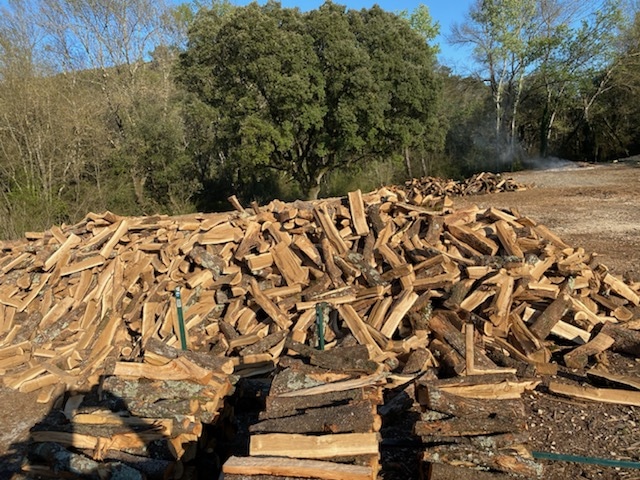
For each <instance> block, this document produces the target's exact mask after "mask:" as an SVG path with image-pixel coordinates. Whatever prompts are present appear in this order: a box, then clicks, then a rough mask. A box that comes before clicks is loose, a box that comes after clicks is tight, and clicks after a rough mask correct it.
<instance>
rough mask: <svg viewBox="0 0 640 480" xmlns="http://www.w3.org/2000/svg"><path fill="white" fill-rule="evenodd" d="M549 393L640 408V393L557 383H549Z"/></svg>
mask: <svg viewBox="0 0 640 480" xmlns="http://www.w3.org/2000/svg"><path fill="white" fill-rule="evenodd" d="M549 391H550V392H551V393H555V394H558V395H562V396H565V397H571V398H577V399H580V400H592V401H594V402H602V403H614V404H618V405H631V406H634V407H640V392H637V391H631V390H620V389H615V388H594V387H586V386H578V385H569V384H565V383H560V382H556V381H551V382H550V383H549Z"/></svg>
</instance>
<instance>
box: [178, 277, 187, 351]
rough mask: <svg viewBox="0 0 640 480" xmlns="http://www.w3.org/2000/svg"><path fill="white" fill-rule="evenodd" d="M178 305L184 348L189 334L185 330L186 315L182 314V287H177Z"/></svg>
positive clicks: (184, 348)
mask: <svg viewBox="0 0 640 480" xmlns="http://www.w3.org/2000/svg"><path fill="white" fill-rule="evenodd" d="M176 307H177V308H178V327H179V328H180V346H181V347H182V350H186V349H187V334H186V333H185V331H184V316H183V315H182V298H181V297H180V287H176Z"/></svg>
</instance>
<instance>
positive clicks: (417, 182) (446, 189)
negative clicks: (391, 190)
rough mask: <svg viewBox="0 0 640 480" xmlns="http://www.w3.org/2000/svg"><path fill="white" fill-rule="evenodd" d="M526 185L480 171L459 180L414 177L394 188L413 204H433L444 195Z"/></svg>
mask: <svg viewBox="0 0 640 480" xmlns="http://www.w3.org/2000/svg"><path fill="white" fill-rule="evenodd" d="M527 188H528V186H527V185H524V184H522V183H519V182H516V181H515V180H513V179H512V178H508V177H503V176H502V175H500V174H497V173H490V172H481V173H477V174H475V175H473V176H472V177H469V178H466V179H464V180H461V181H457V180H450V179H449V180H447V179H442V178H438V177H422V178H414V179H412V180H409V181H407V182H405V184H404V185H403V186H402V187H400V188H398V189H396V191H400V192H402V194H403V196H404V197H405V198H404V199H407V198H408V199H409V201H411V202H412V203H414V204H415V205H423V206H424V205H426V204H434V203H437V202H438V201H439V200H441V199H443V198H446V197H462V196H466V195H480V194H484V193H496V192H515V191H520V190H526V189H527Z"/></svg>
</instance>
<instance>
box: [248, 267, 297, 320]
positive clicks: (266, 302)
mask: <svg viewBox="0 0 640 480" xmlns="http://www.w3.org/2000/svg"><path fill="white" fill-rule="evenodd" d="M250 291H251V295H252V296H253V298H254V299H255V301H256V303H257V304H258V305H260V308H262V309H263V310H264V311H265V313H266V314H267V315H269V317H270V318H271V319H272V320H273V321H274V322H275V323H276V325H278V326H279V327H280V328H282V329H287V328H289V326H290V325H291V320H289V318H288V316H287V315H286V314H285V313H284V312H283V311H282V310H281V309H280V307H278V306H277V305H276V304H275V303H273V302H272V301H271V300H270V299H269V298H268V297H267V296H266V295H265V294H264V293H262V291H261V290H260V285H258V282H257V280H256V279H254V278H253V277H251V278H250Z"/></svg>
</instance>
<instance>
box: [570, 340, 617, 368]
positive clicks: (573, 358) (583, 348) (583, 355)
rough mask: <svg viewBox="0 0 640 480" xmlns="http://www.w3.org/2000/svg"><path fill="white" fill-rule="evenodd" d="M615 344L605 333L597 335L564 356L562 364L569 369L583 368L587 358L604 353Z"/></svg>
mask: <svg viewBox="0 0 640 480" xmlns="http://www.w3.org/2000/svg"><path fill="white" fill-rule="evenodd" d="M614 343H615V340H614V339H613V338H611V337H610V336H609V335H607V334H605V333H602V332H600V333H598V334H597V335H596V336H594V337H593V339H591V340H589V342H587V343H585V344H584V345H580V346H579V347H577V348H574V349H573V350H571V351H570V352H569V353H565V355H564V357H563V358H564V364H565V365H566V366H567V367H569V368H584V367H586V366H587V363H588V362H589V357H590V356H593V355H597V354H599V353H602V352H604V351H605V350H607V349H608V348H609V347H611V346H612V345H613V344H614Z"/></svg>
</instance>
